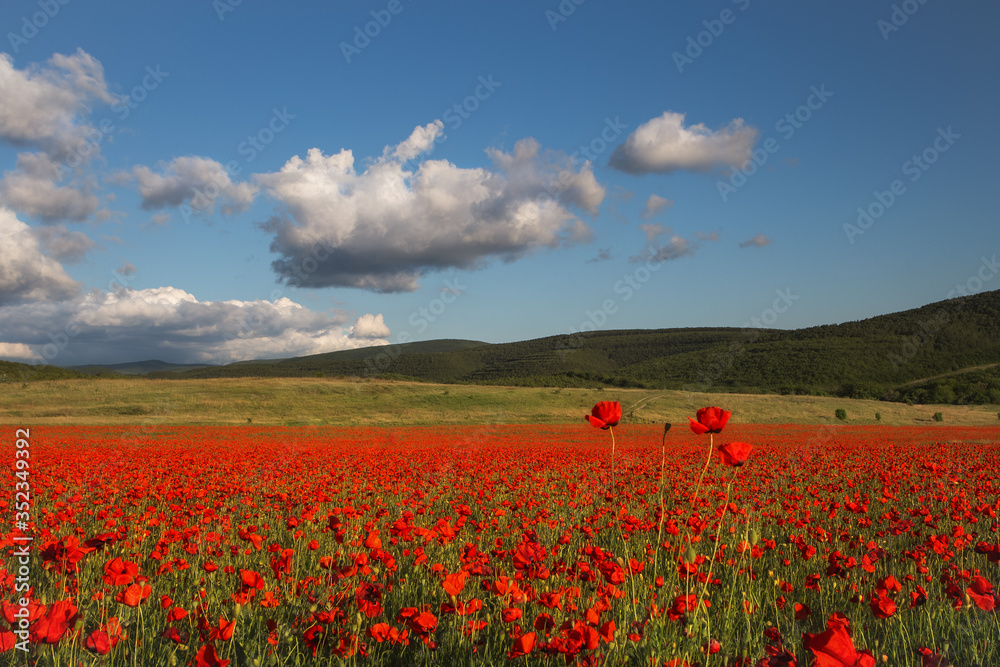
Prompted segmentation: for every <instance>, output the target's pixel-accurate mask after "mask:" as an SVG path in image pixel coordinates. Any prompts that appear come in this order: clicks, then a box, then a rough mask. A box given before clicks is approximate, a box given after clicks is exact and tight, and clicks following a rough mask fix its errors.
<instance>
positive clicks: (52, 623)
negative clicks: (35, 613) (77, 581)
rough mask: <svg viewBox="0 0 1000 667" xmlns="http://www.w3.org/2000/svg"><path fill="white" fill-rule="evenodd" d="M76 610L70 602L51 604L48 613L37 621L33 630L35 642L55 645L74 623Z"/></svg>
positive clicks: (62, 601)
mask: <svg viewBox="0 0 1000 667" xmlns="http://www.w3.org/2000/svg"><path fill="white" fill-rule="evenodd" d="M76 618H77V608H76V605H74V604H73V601H72V600H61V601H59V602H53V603H52V606H51V607H50V608H49V613H47V614H46V615H45V616H42V617H41V618H39V619H38V622H37V623H36V624H35V627H34V628H33V634H34V637H35V641H38V642H45V643H46V644H55V643H56V642H58V641H59V640H60V639H61V638H62V636H63V635H64V634H65V633H66V630H68V629H69V628H71V627H72V626H73V624H74V623H76Z"/></svg>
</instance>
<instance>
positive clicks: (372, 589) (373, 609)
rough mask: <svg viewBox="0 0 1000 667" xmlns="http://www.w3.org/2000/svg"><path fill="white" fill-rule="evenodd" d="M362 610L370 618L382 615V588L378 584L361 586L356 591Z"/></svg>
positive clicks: (359, 606)
mask: <svg viewBox="0 0 1000 667" xmlns="http://www.w3.org/2000/svg"><path fill="white" fill-rule="evenodd" d="M355 597H356V598H357V601H358V609H360V610H361V611H362V612H363V613H364V615H365V616H367V617H368V618H374V617H375V616H378V615H379V614H381V613H382V588H381V587H380V586H378V585H377V584H361V585H360V586H358V589H357V591H355Z"/></svg>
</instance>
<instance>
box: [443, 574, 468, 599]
mask: <svg viewBox="0 0 1000 667" xmlns="http://www.w3.org/2000/svg"><path fill="white" fill-rule="evenodd" d="M467 576H468V573H466V572H464V571H462V570H459V571H458V572H456V573H454V574H449V575H447V576H446V577H445V578H444V581H442V582H441V587H442V588H444V592H445V593H447V594H448V595H458V594H459V593H461V592H462V589H463V588H465V578H466V577H467Z"/></svg>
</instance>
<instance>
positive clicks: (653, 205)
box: [642, 195, 674, 220]
mask: <svg viewBox="0 0 1000 667" xmlns="http://www.w3.org/2000/svg"><path fill="white" fill-rule="evenodd" d="M673 205H674V201H673V200H672V199H667V198H666V197H661V196H659V195H649V199H647V200H646V208H645V209H643V211H642V217H643V218H644V219H646V220H649V219H650V218H655V217H656V216H658V215H659V214H661V213H663V212H664V211H666V210H667V209H668V208H670V207H671V206H673Z"/></svg>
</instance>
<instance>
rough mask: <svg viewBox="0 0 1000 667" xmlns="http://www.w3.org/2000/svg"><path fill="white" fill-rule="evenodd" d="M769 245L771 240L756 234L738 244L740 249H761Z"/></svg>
mask: <svg viewBox="0 0 1000 667" xmlns="http://www.w3.org/2000/svg"><path fill="white" fill-rule="evenodd" d="M770 244H771V239H769V238H767V237H766V236H764V235H763V234H758V235H757V236H754V237H753V238H751V239H747V240H746V241H744V242H743V243H741V244H740V247H741V248H763V247H764V246H766V245H770Z"/></svg>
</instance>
